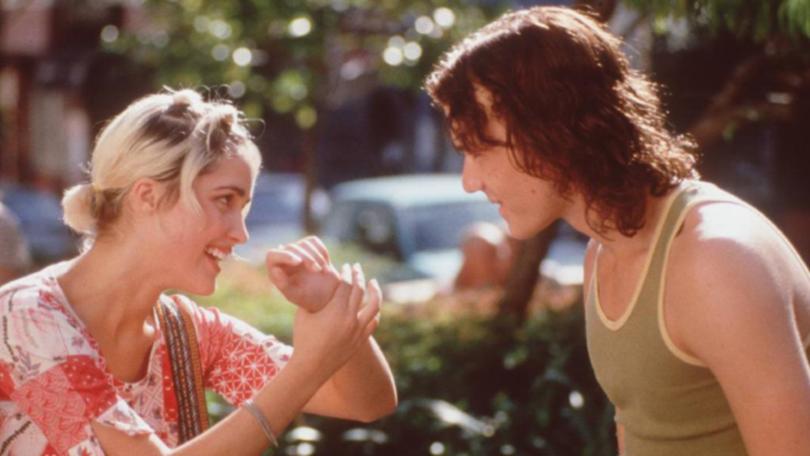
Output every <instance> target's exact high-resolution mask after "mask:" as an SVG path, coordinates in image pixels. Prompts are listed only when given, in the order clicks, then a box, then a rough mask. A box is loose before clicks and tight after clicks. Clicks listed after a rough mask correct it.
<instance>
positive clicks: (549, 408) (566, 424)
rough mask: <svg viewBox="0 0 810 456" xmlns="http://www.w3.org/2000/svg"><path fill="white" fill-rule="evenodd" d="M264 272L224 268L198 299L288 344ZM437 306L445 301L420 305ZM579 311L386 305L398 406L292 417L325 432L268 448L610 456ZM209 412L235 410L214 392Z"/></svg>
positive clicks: (352, 255)
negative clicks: (358, 414) (516, 318)
mask: <svg viewBox="0 0 810 456" xmlns="http://www.w3.org/2000/svg"><path fill="white" fill-rule="evenodd" d="M361 255H362V253H361V252H358V251H355V249H352V248H351V247H349V248H345V249H337V250H335V251H334V252H333V256H334V257H335V260H336V262H342V261H347V260H354V259H358V260H361V259H362V260H363V261H364V264H365V263H366V260H365V259H363V258H360V256H361ZM371 263H373V264H376V263H374V261H371ZM386 266H387V265H386V264H384V263H382V262H381V263H379V264H376V266H374V265H373V267H372V269H373V268H374V267H380V268H385V267H386ZM266 281H267V280H266V278H265V277H264V272H263V271H262V270H261V269H256V268H252V267H247V266H244V265H241V264H235V265H229V266H226V270H225V273H224V274H223V277H222V279H221V280H220V284H219V287H218V289H217V292H216V293H215V294H214V295H213V296H212V297H210V298H208V299H200V302H201V303H203V304H205V305H216V306H218V307H220V308H221V309H222V310H223V311H225V312H228V313H230V314H233V315H235V316H238V317H240V318H242V319H244V320H246V321H249V322H250V323H252V324H253V325H255V326H256V327H258V328H259V329H261V330H262V331H265V332H268V333H272V334H275V335H277V336H278V337H279V338H280V339H282V340H285V341H290V340H291V338H290V332H291V326H292V315H293V309H294V308H293V306H291V305H289V304H288V303H286V302H285V301H284V300H283V298H281V297H280V296H278V295H277V294H276V293H275V292H273V291H272V289H271V288H270V287H268V286H267V285H266ZM466 299H476V297H475V296H467V297H466ZM435 305H441V302H440V301H435V302H429V303H425V304H423V305H422V306H423V307H421V309H430V308H431V306H435ZM462 307H463V306H462ZM580 308H581V306H577V307H574V309H573V310H569V311H565V312H561V313H555V312H540V313H538V314H536V315H535V316H534V317H533V318H531V319H530V320H529V321H528V322H527V323H526V324H525V325H523V326H521V327H518V326H516V325H515V323H514V322H513V321H511V320H501V319H492V318H490V317H484V316H480V315H475V314H469V315H459V314H458V313H447V312H434V311H430V312H424V311H420V310H419V309H420V308H417V309H413V308H406V307H395V306H394V305H386V306H383V309H384V313H383V316H382V325H381V327H380V328H379V329H378V331H377V334H376V338H377V340H378V341H379V343H380V345H381V346H382V348H383V350H384V351H385V353H386V356H387V358H388V360H389V362H390V363H391V367H392V369H393V371H394V373H395V377H396V382H397V389H398V392H399V397H400V406H399V408H398V409H397V411H396V412H395V413H394V414H393V415H392V416H390V417H387V418H385V419H383V420H380V421H378V422H375V423H371V424H369V425H362V424H359V423H353V422H348V421H342V420H335V419H327V418H321V417H314V416H305V417H302V418H301V419H300V421H299V422H298V423H297V425H299V426H300V425H306V426H311V427H313V428H315V429H317V430H318V431H319V432H320V439H319V440H318V441H313V442H303V443H302V442H297V441H294V440H293V439H291V436H295V432H294V427H295V426H294V425H293V426H291V428H290V429H291V430H289V431H288V432H287V433H286V436H285V438H283V439H282V448H280V449H279V450H277V451H276V452H275V454H299V453H296V452H295V451H296V450H295V449H296V448H297V446H298V445H313V447H310V449H313V450H314V451H315V452H314V454H316V455H317V454H324V455H331V454H368V455H387V456H389V455H390V456H396V455H417V454H418V455H425V454H431V451H434V452H438V451H439V450H441V451H442V452H438V453H435V454H453V455H463V454H466V455H470V456H473V455H482V456H483V455H493V454H542V455H572V454H577V455H593V456H600V455H608V454H611V455H612V454H615V449H614V445H613V427H612V423H613V412H612V408H611V407H610V405H609V404H608V402H607V400H606V398H605V397H604V394H603V393H602V392H601V390H600V389H599V387H598V385H597V384H596V382H595V379H594V378H593V374H592V371H591V368H590V364H589V362H588V358H587V353H586V348H585V340H584V334H583V330H584V324H583V322H582V315H581V311H580ZM209 409H210V410H211V412H212V413H213V414H214V416H215V418H216V417H220V416H222V415H223V414H225V413H228V411H230V407H228V406H227V405H226V404H225V403H224V402H223V401H222V400H221V399H220V398H218V397H216V396H215V395H211V396H210V400H209ZM302 454H303V453H302Z"/></svg>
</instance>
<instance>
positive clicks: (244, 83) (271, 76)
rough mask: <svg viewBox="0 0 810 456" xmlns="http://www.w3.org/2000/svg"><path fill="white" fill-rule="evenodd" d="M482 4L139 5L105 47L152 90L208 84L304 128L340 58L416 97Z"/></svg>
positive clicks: (189, 0)
mask: <svg viewBox="0 0 810 456" xmlns="http://www.w3.org/2000/svg"><path fill="white" fill-rule="evenodd" d="M488 4H491V5H496V6H487V7H481V6H476V5H473V4H471V3H470V2H467V1H464V0H449V1H439V0H414V1H410V2H401V1H375V2H371V1H367V0H307V1H291V0H287V1H282V0H275V1H262V0H236V1H227V2H221V1H216V0H171V1H164V0H148V1H147V2H146V4H145V9H144V12H145V14H144V17H143V18H142V20H141V21H140V22H139V23H137V24H136V25H135V26H134V27H131V28H130V29H131V30H132V33H124V34H122V35H121V36H120V37H117V38H115V39H111V40H107V41H108V42H107V44H106V46H107V49H108V50H109V51H111V52H114V53H118V54H124V55H127V56H129V57H131V58H133V59H134V60H135V61H137V62H139V63H140V64H142V65H144V66H146V67H148V68H150V69H152V70H154V74H155V78H156V79H155V85H156V86H161V85H167V86H170V87H194V88H200V87H209V88H211V89H212V90H213V91H214V92H215V93H217V94H218V95H228V96H229V97H231V98H233V99H237V100H239V102H240V104H241V105H243V106H244V107H245V110H246V111H247V113H248V115H252V116H256V117H263V116H264V114H266V113H267V112H268V111H269V110H272V111H273V112H276V113H279V114H282V115H290V116H292V117H293V118H294V119H295V120H296V122H297V125H298V126H299V127H300V128H301V129H308V128H312V127H313V126H315V124H316V123H317V120H318V116H317V112H318V110H319V109H320V108H321V107H322V106H323V105H324V103H325V100H326V98H327V97H328V94H329V92H330V91H331V90H333V89H334V87H335V84H336V82H335V79H336V78H337V79H340V78H341V77H344V78H345V77H346V76H345V75H344V76H341V66H342V65H343V64H344V63H345V62H346V61H347V58H349V57H351V56H356V57H359V58H358V60H357V62H358V63H359V64H361V65H365V66H367V67H368V68H365V69H364V70H363V71H367V72H372V73H376V74H377V75H378V76H379V77H380V78H381V80H382V81H383V82H386V83H390V84H395V85H399V86H402V87H406V88H411V89H413V90H418V88H419V86H420V85H421V82H422V79H423V78H424V75H425V74H426V73H427V71H429V69H430V67H431V66H432V64H433V62H435V60H436V59H437V58H438V56H439V54H440V53H441V52H443V51H444V50H445V49H446V48H447V47H448V46H449V45H450V43H452V42H455V41H457V40H458V39H460V38H461V37H462V36H465V35H466V34H468V33H469V32H471V31H472V30H474V29H476V28H478V27H480V26H481V25H482V24H483V23H484V22H486V20H488V19H490V18H491V17H493V16H494V15H495V14H496V13H498V12H499V11H500V8H499V7H497V4H498V2H488ZM437 11H439V12H438V13H437ZM448 11H449V12H450V13H449V14H450V16H451V19H452V20H449V19H448ZM439 22H441V23H442V24H443V25H442V26H440V25H439ZM417 24H421V27H418V26H417ZM426 24H427V25H426ZM417 29H419V30H420V31H417ZM428 29H429V30H428ZM406 46H407V48H406ZM391 49H393V50H391ZM386 50H388V52H389V54H391V55H389V59H388V63H386V60H385V59H384V58H383V55H384V54H385V52H386ZM406 50H407V51H406Z"/></svg>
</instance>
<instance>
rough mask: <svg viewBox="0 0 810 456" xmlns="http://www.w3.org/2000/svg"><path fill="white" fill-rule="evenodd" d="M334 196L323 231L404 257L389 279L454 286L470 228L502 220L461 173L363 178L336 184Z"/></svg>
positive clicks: (386, 279) (385, 278) (336, 238)
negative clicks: (468, 190) (468, 188)
mask: <svg viewBox="0 0 810 456" xmlns="http://www.w3.org/2000/svg"><path fill="white" fill-rule="evenodd" d="M331 200H332V209H331V211H330V212H329V214H328V215H327V216H326V217H325V218H324V220H323V224H322V230H321V234H322V236H323V237H324V238H325V239H326V240H334V241H338V242H341V243H352V244H356V245H359V246H360V247H362V248H364V249H366V250H369V251H371V252H373V253H376V254H380V255H384V256H387V257H389V258H392V259H394V260H396V261H397V262H399V263H400V264H401V265H402V266H403V267H401V268H396V269H394V270H392V271H387V273H386V274H385V275H384V276H382V277H380V279H381V281H383V282H397V281H406V280H416V279H432V280H435V281H436V283H437V284H438V285H439V287H440V288H446V287H449V285H450V284H451V283H452V281H453V279H454V278H455V276H456V274H457V273H458V270H459V268H460V266H461V261H462V256H461V251H460V250H459V244H460V241H461V237H462V235H463V234H464V232H465V230H466V229H467V228H468V227H469V226H470V225H472V224H473V223H475V222H481V221H488V222H494V223H498V224H501V223H502V222H501V218H500V215H499V214H498V209H497V207H496V206H495V205H493V204H491V203H489V202H488V201H487V199H486V197H485V196H484V195H483V194H481V193H475V194H469V193H466V192H465V191H464V190H463V188H462V186H461V180H460V176H458V175H450V174H447V175H445V174H427V175H425V174H423V175H405V176H390V177H380V178H372V179H360V180H355V181H350V182H345V183H342V184H339V185H337V186H335V187H334V189H333V191H332V194H331Z"/></svg>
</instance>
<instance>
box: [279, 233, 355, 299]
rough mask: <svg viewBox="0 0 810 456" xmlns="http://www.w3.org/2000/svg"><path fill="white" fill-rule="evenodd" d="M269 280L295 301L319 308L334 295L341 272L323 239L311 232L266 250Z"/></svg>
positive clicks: (286, 296)
mask: <svg viewBox="0 0 810 456" xmlns="http://www.w3.org/2000/svg"><path fill="white" fill-rule="evenodd" d="M266 263H267V272H268V274H269V276H270V281H271V282H272V283H273V285H275V286H276V287H277V288H278V289H279V291H281V293H282V294H283V295H284V297H285V298H287V300H288V301H290V302H292V303H293V304H295V305H297V306H299V307H301V308H303V309H306V310H307V311H309V312H317V311H319V310H320V309H321V308H323V306H324V305H326V303H327V302H329V300H330V299H331V298H332V295H333V294H334V293H335V290H337V287H338V285H339V284H340V280H341V277H340V274H339V273H338V271H337V270H336V269H335V267H334V266H332V263H331V261H330V259H329V251H328V250H327V249H326V246H324V245H323V242H321V240H320V239H318V238H317V237H315V236H309V237H306V238H304V239H301V240H299V241H296V242H293V243H290V244H285V245H282V246H279V247H278V248H275V249H271V250H270V251H269V252H267V259H266Z"/></svg>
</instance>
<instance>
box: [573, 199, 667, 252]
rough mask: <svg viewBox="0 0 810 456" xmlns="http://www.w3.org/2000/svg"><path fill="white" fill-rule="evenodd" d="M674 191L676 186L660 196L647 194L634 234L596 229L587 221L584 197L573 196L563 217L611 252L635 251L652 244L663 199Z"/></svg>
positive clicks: (643, 249)
mask: <svg viewBox="0 0 810 456" xmlns="http://www.w3.org/2000/svg"><path fill="white" fill-rule="evenodd" d="M674 191H677V187H676V188H674V189H672V190H671V191H670V192H669V193H667V194H666V195H664V196H660V197H656V196H652V195H648V196H647V199H646V206H645V213H644V220H643V225H642V227H641V229H639V230H638V231H637V232H636V233H635V234H634V235H632V236H627V235H625V234H622V233H621V232H619V230H617V229H615V228H609V229H607V230H606V231H597V230H596V229H594V227H592V226H591V224H590V223H588V212H587V210H586V205H585V202H584V200H583V199H582V198H581V197H579V196H577V197H575V202H574V204H573V205H572V208H571V211H569V213H568V214H567V216H566V217H565V221H566V222H568V223H569V224H570V225H571V226H572V227H573V228H574V229H575V230H577V231H579V232H580V233H582V234H584V235H586V236H588V237H589V238H590V239H593V240H594V241H595V242H596V243H597V245H599V246H600V247H601V248H602V249H604V250H605V251H607V252H609V253H610V254H612V255H615V256H624V255H626V254H631V255H632V254H636V253H638V252H641V251H646V250H647V249H649V247H650V245H652V241H653V239H652V238H653V237H654V236H655V231H656V227H657V226H658V221H659V220H660V219H661V217H663V216H665V214H664V213H663V212H664V211H665V210H666V206H667V204H666V203H667V202H668V201H669V197H670V196H671V195H672V192H674Z"/></svg>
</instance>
